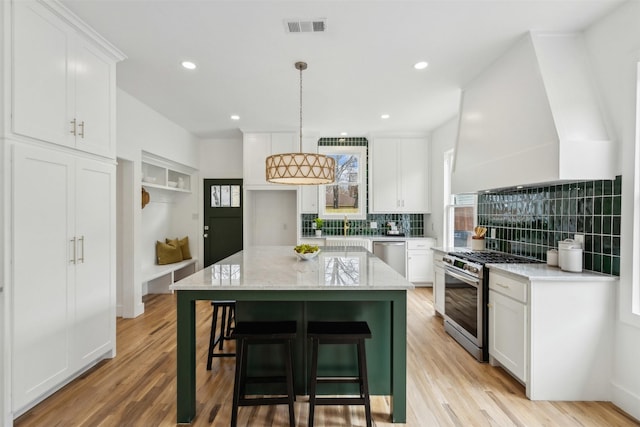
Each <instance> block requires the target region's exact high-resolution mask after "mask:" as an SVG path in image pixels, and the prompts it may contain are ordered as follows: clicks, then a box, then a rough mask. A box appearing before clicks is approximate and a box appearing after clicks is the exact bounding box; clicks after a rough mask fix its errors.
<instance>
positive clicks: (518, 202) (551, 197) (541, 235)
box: [478, 176, 622, 275]
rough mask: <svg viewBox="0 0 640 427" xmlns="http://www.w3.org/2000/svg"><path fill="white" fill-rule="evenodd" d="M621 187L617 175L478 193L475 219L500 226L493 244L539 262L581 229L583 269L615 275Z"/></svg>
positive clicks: (617, 272) (618, 246) (616, 270)
mask: <svg viewBox="0 0 640 427" xmlns="http://www.w3.org/2000/svg"><path fill="white" fill-rule="evenodd" d="M621 187H622V178H621V177H620V176H618V177H616V179H615V180H613V181H579V182H575V183H565V184H562V185H554V186H541V187H532V188H527V189H522V190H516V191H511V192H505V193H494V194H488V195H480V196H479V199H478V203H479V208H478V212H479V214H481V215H479V217H478V223H482V222H485V223H491V222H496V223H498V224H500V226H501V228H500V230H499V232H498V233H497V235H496V239H491V240H492V243H493V246H492V247H493V248H495V249H497V250H502V251H505V252H518V253H522V254H526V255H528V256H534V257H537V258H538V259H541V260H544V254H545V253H546V250H547V249H549V248H554V247H557V245H558V241H561V240H564V239H567V238H573V234H575V233H576V232H580V233H584V234H585V247H584V250H585V252H584V253H585V264H584V265H585V269H587V270H592V271H601V272H606V273H608V274H617V275H619V272H620V268H619V263H620V260H619V254H620V223H621V220H620V212H621ZM480 206H482V208H480Z"/></svg>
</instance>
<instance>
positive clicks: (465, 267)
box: [464, 265, 478, 273]
mask: <svg viewBox="0 0 640 427" xmlns="http://www.w3.org/2000/svg"><path fill="white" fill-rule="evenodd" d="M464 269H465V270H467V271H470V272H472V273H477V272H478V268H477V267H473V266H471V265H465V266H464Z"/></svg>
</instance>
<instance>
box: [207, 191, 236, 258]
mask: <svg viewBox="0 0 640 427" xmlns="http://www.w3.org/2000/svg"><path fill="white" fill-rule="evenodd" d="M241 250H242V180H241V179H205V180H204V266H205V267H208V266H210V265H211V264H213V263H215V262H218V261H220V260H221V259H224V258H226V257H228V256H229V255H232V254H234V253H236V252H238V251H241Z"/></svg>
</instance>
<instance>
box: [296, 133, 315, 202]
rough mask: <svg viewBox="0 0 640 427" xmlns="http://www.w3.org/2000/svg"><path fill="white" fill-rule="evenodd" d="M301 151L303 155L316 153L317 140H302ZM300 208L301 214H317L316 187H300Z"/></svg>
mask: <svg viewBox="0 0 640 427" xmlns="http://www.w3.org/2000/svg"><path fill="white" fill-rule="evenodd" d="M302 151H304V152H305V153H317V152H318V140H317V138H302ZM298 194H299V195H300V199H301V201H300V208H301V212H302V213H310V214H317V213H318V186H317V185H301V186H300V192H299V193H298Z"/></svg>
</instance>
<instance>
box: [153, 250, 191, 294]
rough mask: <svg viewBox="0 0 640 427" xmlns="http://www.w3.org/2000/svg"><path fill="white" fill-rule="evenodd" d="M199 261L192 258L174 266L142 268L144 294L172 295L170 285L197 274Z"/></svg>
mask: <svg viewBox="0 0 640 427" xmlns="http://www.w3.org/2000/svg"><path fill="white" fill-rule="evenodd" d="M197 266H198V259H197V258H192V259H187V260H184V261H180V262H175V263H173V264H165V265H149V266H146V267H143V268H142V282H143V283H142V294H143V295H146V294H168V293H171V291H170V290H169V285H171V284H173V283H174V282H177V281H178V280H181V279H184V278H185V277H187V276H189V275H191V274H193V273H195V272H196V268H197Z"/></svg>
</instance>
